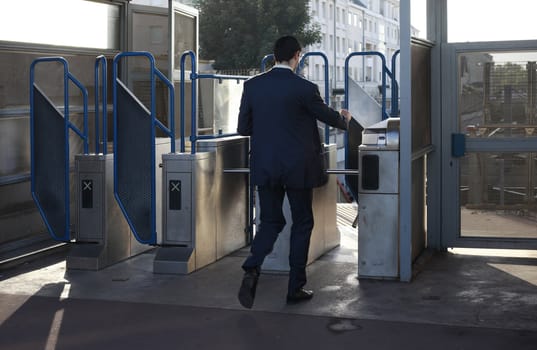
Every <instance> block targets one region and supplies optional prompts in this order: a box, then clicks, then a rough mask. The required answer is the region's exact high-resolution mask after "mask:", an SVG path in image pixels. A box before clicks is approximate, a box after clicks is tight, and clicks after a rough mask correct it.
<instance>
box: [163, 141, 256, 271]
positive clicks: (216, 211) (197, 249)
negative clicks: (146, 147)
mask: <svg viewBox="0 0 537 350" xmlns="http://www.w3.org/2000/svg"><path fill="white" fill-rule="evenodd" d="M248 142H249V140H248V138H246V137H240V136H233V137H225V138H215V139H210V140H201V141H198V143H197V150H198V152H197V153H195V154H190V153H176V154H164V155H163V156H162V164H163V183H162V184H163V186H162V188H163V197H164V198H165V200H164V201H163V208H162V210H163V231H162V232H163V236H162V246H161V247H159V249H158V251H157V254H156V257H155V260H154V263H153V271H154V272H155V273H171V274H187V273H190V272H192V271H194V270H197V269H200V268H202V267H204V266H206V265H208V264H210V263H212V262H214V261H216V260H218V259H220V258H222V257H224V256H225V255H228V254H229V253H231V252H233V251H235V250H238V249H240V248H242V247H244V246H245V245H246V244H247V231H246V229H247V227H248V181H247V175H246V174H224V172H223V169H224V168H244V167H246V166H247V157H248Z"/></svg>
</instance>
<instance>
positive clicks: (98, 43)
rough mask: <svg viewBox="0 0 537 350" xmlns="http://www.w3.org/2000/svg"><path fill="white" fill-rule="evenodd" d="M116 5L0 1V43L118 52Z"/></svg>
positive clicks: (70, 0)
mask: <svg viewBox="0 0 537 350" xmlns="http://www.w3.org/2000/svg"><path fill="white" fill-rule="evenodd" d="M119 13H120V11H119V6H117V5H109V4H102V3H96V2H91V1H84V0H47V1H43V0H25V1H1V2H0V40H5V41H17V42H26V43H38V44H49V45H62V46H74V47H89V48H99V49H119V23H120V18H119Z"/></svg>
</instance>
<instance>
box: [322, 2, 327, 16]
mask: <svg viewBox="0 0 537 350" xmlns="http://www.w3.org/2000/svg"><path fill="white" fill-rule="evenodd" d="M321 15H322V17H323V18H326V2H324V1H323V4H322V6H321Z"/></svg>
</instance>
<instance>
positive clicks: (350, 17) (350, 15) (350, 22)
mask: <svg viewBox="0 0 537 350" xmlns="http://www.w3.org/2000/svg"><path fill="white" fill-rule="evenodd" d="M348 21H349V25H352V13H350V12H349V19H348Z"/></svg>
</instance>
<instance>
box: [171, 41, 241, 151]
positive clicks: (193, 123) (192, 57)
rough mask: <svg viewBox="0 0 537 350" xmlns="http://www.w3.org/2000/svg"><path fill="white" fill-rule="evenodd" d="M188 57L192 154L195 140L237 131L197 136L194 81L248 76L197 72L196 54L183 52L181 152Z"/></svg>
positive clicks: (238, 79) (236, 78) (195, 84)
mask: <svg viewBox="0 0 537 350" xmlns="http://www.w3.org/2000/svg"><path fill="white" fill-rule="evenodd" d="M187 56H188V57H190V60H191V61H192V70H191V72H190V80H191V81H192V93H191V104H192V108H191V124H190V147H191V148H190V150H191V153H192V154H195V153H196V141H198V140H207V139H215V138H223V137H229V136H236V135H238V134H237V133H226V134H224V133H219V134H216V135H204V136H199V135H198V123H197V119H198V118H197V116H196V112H197V109H196V107H197V105H196V101H197V83H196V81H197V80H199V79H216V80H219V81H222V80H237V82H239V81H241V80H247V79H249V78H250V77H249V76H243V75H223V74H198V73H197V72H196V54H195V53H194V52H193V51H191V50H189V51H185V52H183V54H182V55H181V143H180V144H181V152H185V137H184V135H185V60H186V57H187Z"/></svg>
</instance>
